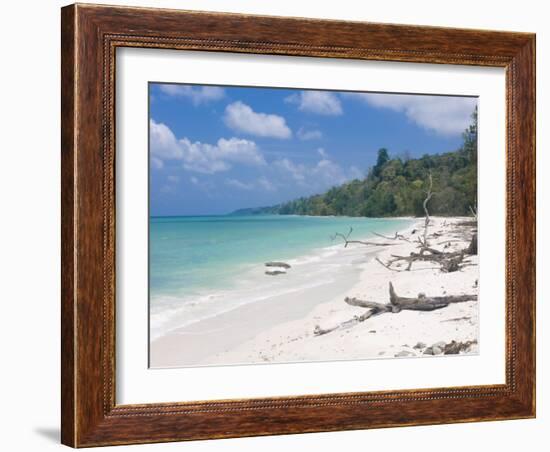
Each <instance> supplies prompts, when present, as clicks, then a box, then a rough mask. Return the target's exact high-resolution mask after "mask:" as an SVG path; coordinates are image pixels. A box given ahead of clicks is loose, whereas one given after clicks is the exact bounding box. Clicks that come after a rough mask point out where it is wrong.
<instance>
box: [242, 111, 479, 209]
mask: <svg viewBox="0 0 550 452" xmlns="http://www.w3.org/2000/svg"><path fill="white" fill-rule="evenodd" d="M429 174H431V175H432V178H433V192H434V194H433V197H432V198H431V200H430V205H429V209H430V214H432V215H443V216H446V215H449V216H450V215H470V214H471V211H472V209H474V210H475V209H476V204H477V109H476V110H475V111H474V113H473V114H472V123H471V125H470V126H469V127H468V128H467V129H466V130H465V131H464V133H463V143H462V146H461V147H460V148H459V149H458V150H456V151H454V152H447V153H442V154H434V155H428V154H426V155H424V156H422V157H420V158H417V159H409V158H406V157H390V154H389V152H388V150H387V149H385V148H382V149H380V150H379V151H378V159H377V162H376V164H375V165H374V166H373V167H371V168H370V170H369V171H368V173H367V175H366V177H365V178H364V179H355V180H352V181H351V182H347V183H345V184H343V185H340V186H338V187H332V188H331V189H330V190H328V191H327V192H326V193H323V194H318V195H313V196H309V197H302V198H299V199H295V200H292V201H289V202H285V203H282V204H278V205H275V206H270V207H258V208H250V209H240V210H238V211H236V212H234V213H235V214H280V215H290V214H293V215H316V216H327V215H345V216H353V217H355V216H364V217H393V216H411V215H413V216H423V215H424V210H423V206H422V202H423V200H424V198H425V197H426V190H427V188H428V184H429Z"/></svg>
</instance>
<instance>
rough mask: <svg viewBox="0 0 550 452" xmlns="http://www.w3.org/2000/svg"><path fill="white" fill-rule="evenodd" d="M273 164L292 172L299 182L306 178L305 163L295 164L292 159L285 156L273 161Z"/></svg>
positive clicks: (289, 172) (284, 170)
mask: <svg viewBox="0 0 550 452" xmlns="http://www.w3.org/2000/svg"><path fill="white" fill-rule="evenodd" d="M273 166H275V167H276V168H279V169H281V170H283V172H286V173H288V174H290V175H291V176H292V178H293V179H294V180H295V181H297V182H303V181H304V180H305V173H306V167H305V166H304V165H301V164H295V163H294V162H292V161H291V160H289V159H287V158H284V159H281V160H276V161H275V162H273Z"/></svg>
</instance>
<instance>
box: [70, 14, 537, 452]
mask: <svg viewBox="0 0 550 452" xmlns="http://www.w3.org/2000/svg"><path fill="white" fill-rule="evenodd" d="M61 34H62V150H61V154H62V312H61V315H62V346H61V356H62V359H61V363H62V364H61V385H62V430H61V437H62V442H63V443H64V444H66V445H69V446H73V447H86V446H100V445H114V444H133V443H149V442H162V441H180V440H196V439H209V438H227V437H238V436H253V435H275V434H285V433H302V432H320V431H336V430H350V429H365V428H378V427H392V426H405V425H426V424H442V423H451V422H471V421H486V420H502V419H520V418H531V417H534V416H535V35H534V34H528V33H509V32H496V31H482V30H465V29H464V30H463V29H449V28H436V27H419V26H408V25H388V24H374V23H360V22H340V21H329V20H314V19H298V18H280V17H265V16H247V15H238V14H218V13H204V12H189V11H176V10H162V9H146V8H145V9H144V8H126V7H109V6H93V5H78V4H76V5H71V6H67V7H64V8H63V9H62V28H61ZM119 47H144V48H162V49H176V50H177V49H180V50H181V49H184V50H201V51H216V52H236V53H254V54H272V55H297V56H310V57H329V58H349V59H362V60H383V61H395V62H419V63H439V64H461V65H474V66H494V67H502V68H505V69H506V111H507V120H506V122H507V124H506V136H507V143H506V147H507V149H506V196H507V198H506V383H505V384H502V385H491V386H473V387H452V388H439V389H430V388H426V389H419V390H399V391H381V392H360V393H345V394H327V395H322V394H321V395H316V396H299V397H274V398H264V399H243V400H220V401H214V402H212V401H210V402H181V401H174V402H173V403H162V404H148V405H117V404H116V403H115V366H116V362H115V315H116V312H115V284H116V279H115V247H114V244H115V177H116V175H115V165H114V161H115V133H114V132H115V123H114V121H115V105H114V99H115V96H114V87H115V65H116V58H115V50H116V49H117V48H119Z"/></svg>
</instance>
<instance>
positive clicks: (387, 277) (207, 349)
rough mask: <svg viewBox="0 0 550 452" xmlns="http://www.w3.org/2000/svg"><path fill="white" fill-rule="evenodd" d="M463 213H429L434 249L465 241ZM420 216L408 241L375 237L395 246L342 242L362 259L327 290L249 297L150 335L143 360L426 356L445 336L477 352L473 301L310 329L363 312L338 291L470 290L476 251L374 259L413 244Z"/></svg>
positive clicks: (182, 362)
mask: <svg viewBox="0 0 550 452" xmlns="http://www.w3.org/2000/svg"><path fill="white" fill-rule="evenodd" d="M465 220H467V219H463V218H436V217H433V218H432V219H431V223H430V228H429V232H430V234H433V233H435V234H436V236H434V237H431V238H430V245H431V246H433V247H434V248H437V249H443V247H444V246H447V248H446V249H445V251H454V250H460V249H463V248H465V247H466V246H467V245H468V241H469V239H470V237H471V228H467V227H460V226H458V225H459V224H460V223H461V222H463V221H465ZM468 220H471V219H468ZM422 223H423V220H422V222H418V223H417V224H415V225H414V226H412V227H409V228H408V229H406V230H404V231H400V232H401V233H402V234H403V235H404V236H405V237H406V238H407V239H409V240H411V242H407V241H403V240H395V241H391V240H390V241H389V240H387V239H383V238H380V239H377V240H376V241H379V242H386V243H387V242H392V243H393V242H394V243H395V245H392V246H386V247H377V246H364V245H360V244H350V245H349V247H354V248H355V250H354V252H355V251H356V252H357V253H358V255H361V256H362V257H363V259H361V260H357V259H356V264H355V270H356V273H353V272H351V273H350V276H349V280H348V281H343V282H344V284H339V285H335V286H334V288H333V289H332V292H330V288H329V286H321V287H319V288H318V289H317V291H315V290H312V291H308V293H307V299H305V298H304V297H296V296H294V297H288V296H286V297H285V296H283V297H280V299H273V300H269V303H264V302H258V303H251V304H249V305H245V306H241V307H240V308H238V309H235V310H233V311H230V312H227V313H225V314H222V315H219V316H216V317H214V318H211V319H208V320H205V321H203V322H199V323H196V324H193V325H190V326H189V327H187V328H185V329H182V330H179V331H175V332H173V333H171V334H170V335H167V336H164V337H162V338H160V339H158V340H156V341H153V342H152V344H151V363H150V364H151V366H152V367H173V366H186V365H195V366H196V365H231V364H248V363H268V362H300V361H327V360H341V359H346V360H349V359H370V358H389V357H396V356H397V357H410V356H422V357H427V356H431V355H429V354H428V353H430V350H432V348H431V347H432V346H433V345H436V348H435V350H436V353H438V352H439V350H438V348H437V347H439V348H441V347H442V346H443V344H449V343H451V342H452V341H456V342H461V343H464V342H468V341H475V342H476V343H474V344H473V345H472V346H470V347H469V348H468V349H467V350H466V351H465V353H477V350H478V348H477V338H478V328H479V323H478V303H477V302H475V301H472V302H465V303H458V304H451V305H449V306H448V307H446V308H443V309H439V310H435V311H430V312H419V311H401V312H399V313H397V314H392V313H387V314H382V315H379V316H375V317H372V318H370V319H367V320H366V321H364V322H360V323H357V324H355V325H353V326H351V327H349V328H339V329H336V330H334V331H332V332H330V333H327V334H323V335H315V334H314V331H315V329H316V327H320V328H321V329H331V328H332V327H334V326H337V325H340V324H341V323H343V322H346V321H348V320H350V319H353V318H354V317H355V316H359V315H361V314H363V313H364V312H365V309H364V308H360V307H353V306H349V305H348V304H346V303H345V302H344V298H345V297H346V296H349V297H357V298H361V299H366V300H371V301H376V302H379V303H387V302H389V292H388V286H389V282H390V281H391V282H392V283H393V285H394V287H395V290H396V292H397V293H398V294H399V295H400V296H405V297H414V296H416V295H417V294H419V293H425V294H426V295H427V296H441V295H462V294H477V279H478V267H477V258H478V257H477V256H470V257H469V258H468V261H469V262H470V264H469V265H468V266H465V267H464V268H462V269H461V270H460V271H457V272H452V273H443V272H441V271H440V269H439V267H438V266H437V264H434V263H432V262H425V263H423V262H415V264H414V265H413V267H412V269H411V270H410V271H392V270H388V269H387V268H385V267H384V266H382V265H381V264H380V263H379V262H378V261H377V260H376V259H375V258H376V257H378V259H380V260H381V261H382V262H387V260H388V259H389V258H390V257H391V255H392V254H395V255H402V256H406V255H409V254H410V253H411V252H413V251H417V244H415V243H414V240H415V239H416V237H417V236H418V234H419V233H421V230H422V227H423V226H422ZM415 230H416V231H415ZM413 231H415V232H414V233H413ZM371 240H372V239H371ZM342 246H343V245H342ZM399 269H400V270H403V269H404V266H403V267H402V268H399ZM277 277H281V278H284V277H286V275H281V276H277ZM340 282H342V281H340ZM319 300H321V301H319ZM427 349H428V350H427Z"/></svg>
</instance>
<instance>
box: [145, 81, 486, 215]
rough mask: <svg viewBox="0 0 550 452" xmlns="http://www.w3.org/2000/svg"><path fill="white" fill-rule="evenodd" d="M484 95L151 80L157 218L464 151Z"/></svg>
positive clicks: (279, 195)
mask: <svg viewBox="0 0 550 452" xmlns="http://www.w3.org/2000/svg"><path fill="white" fill-rule="evenodd" d="M476 103H477V99H476V98H472V97H453V96H433V95H411V94H386V93H357V92H342V91H314V90H301V89H280V88H257V87H229V86H204V85H185V84H163V83H150V84H149V162H150V171H149V181H150V186H149V197H150V203H149V207H150V215H151V216H177V215H222V214H227V213H231V212H233V211H235V210H237V209H240V208H245V207H260V206H270V205H275V204H278V203H281V202H284V201H289V200H291V199H295V198H298V197H301V196H309V195H312V194H316V193H323V192H325V191H326V190H328V189H329V188H330V187H332V186H335V185H341V184H342V183H345V182H347V181H350V180H353V179H356V178H363V177H365V175H366V173H367V171H368V169H369V168H370V167H371V166H372V165H374V164H375V163H376V157H377V153H378V149H380V148H382V147H384V148H387V149H388V152H389V153H390V156H408V157H410V158H415V157H420V156H422V155H424V154H437V153H442V152H449V151H454V150H456V149H458V148H459V147H460V145H461V143H462V132H463V131H464V129H465V128H466V127H467V126H468V125H469V123H470V115H471V114H472V112H473V110H474V108H475V105H476Z"/></svg>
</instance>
